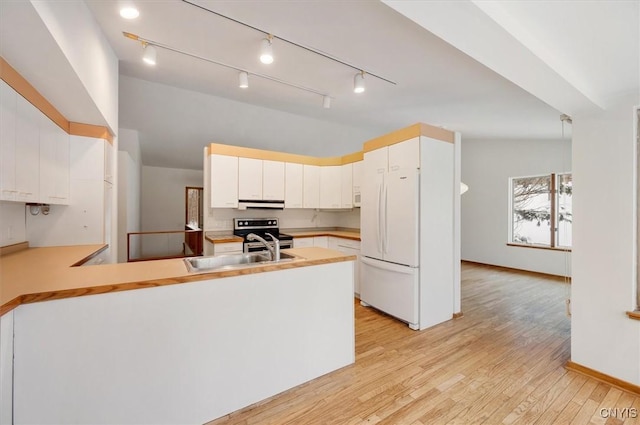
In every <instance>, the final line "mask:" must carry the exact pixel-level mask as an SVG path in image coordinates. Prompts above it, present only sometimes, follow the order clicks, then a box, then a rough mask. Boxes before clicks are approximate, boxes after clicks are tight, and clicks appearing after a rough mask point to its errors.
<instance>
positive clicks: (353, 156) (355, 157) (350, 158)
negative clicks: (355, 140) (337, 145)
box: [342, 151, 364, 164]
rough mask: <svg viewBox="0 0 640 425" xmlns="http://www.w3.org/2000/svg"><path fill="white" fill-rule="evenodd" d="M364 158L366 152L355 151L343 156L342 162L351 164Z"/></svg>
mask: <svg viewBox="0 0 640 425" xmlns="http://www.w3.org/2000/svg"><path fill="white" fill-rule="evenodd" d="M363 159H364V152H362V151H359V152H354V153H350V154H347V155H343V156H342V164H351V163H354V162H358V161H362V160H363Z"/></svg>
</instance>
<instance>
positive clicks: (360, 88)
mask: <svg viewBox="0 0 640 425" xmlns="http://www.w3.org/2000/svg"><path fill="white" fill-rule="evenodd" d="M364 89H365V87H364V71H360V72H358V73H357V74H356V75H355V76H354V77H353V92H354V93H363V92H364Z"/></svg>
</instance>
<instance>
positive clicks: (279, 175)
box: [262, 160, 285, 201]
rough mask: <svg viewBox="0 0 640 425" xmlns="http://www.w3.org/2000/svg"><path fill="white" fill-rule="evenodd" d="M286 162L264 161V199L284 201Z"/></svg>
mask: <svg viewBox="0 0 640 425" xmlns="http://www.w3.org/2000/svg"><path fill="white" fill-rule="evenodd" d="M284 175H285V170H284V162H281V161H268V160H264V161H262V199H264V200H268V201H282V200H284V199H285V196H284V195H285V193H284V190H285V189H284Z"/></svg>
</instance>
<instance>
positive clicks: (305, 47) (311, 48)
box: [182, 0, 397, 86]
mask: <svg viewBox="0 0 640 425" xmlns="http://www.w3.org/2000/svg"><path fill="white" fill-rule="evenodd" d="M182 2H183V3H186V4H188V5H191V6H194V7H197V8H198V9H201V10H204V11H206V12H209V13H212V14H214V15H216V16H219V17H221V18H225V19H228V20H229V21H232V22H235V23H237V24H240V25H244V26H245V27H247V28H251V29H252V30H255V31H258V32H261V33H263V34H265V35H267V36H269V37H272V38H277V39H278V40H282V41H284V42H285V43H289V44H291V45H293V46H296V47H299V48H301V49H304V50H307V51H309V52H311V53H315V54H316V55H319V56H322V57H325V58H327V59H330V60H332V61H334V62H337V63H340V64H342V65H345V66H348V67H349V68H352V69H355V70H356V71H358V72H360V73H364V74H367V75H370V76H372V77H375V78H377V79H379V80H382V81H384V82H387V83H389V84H393V85H394V86H395V85H397V83H396V82H395V81H393V80H390V79H389V78H385V77H382V76H380V75H378V74H375V73H373V72H371V71H369V70H367V69H365V68H362V67H359V66H356V65H354V64H352V63H349V62H346V61H344V60H342V59H340V58H337V57H335V56H333V55H331V54H329V53H325V52H323V51H322V50H318V49H314V48H313V47H309V46H305V45H303V44H299V43H296V42H295V41H292V40H289V39H287V38H283V37H280V36H278V35H275V34H273V33H271V32H269V31H265V30H263V29H261V28H258V27H255V26H253V25H251V24H247V23H246V22H243V21H240V20H238V19H234V18H232V17H230V16H227V15H223V14H222V13H219V12H216V11H215V10H211V9H209V8H206V7H204V6H202V5H199V4H197V3H194V2H192V1H189V0H182Z"/></svg>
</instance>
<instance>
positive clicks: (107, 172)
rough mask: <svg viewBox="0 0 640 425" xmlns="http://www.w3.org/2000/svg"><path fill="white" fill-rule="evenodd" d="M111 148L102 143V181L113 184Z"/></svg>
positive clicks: (106, 142) (109, 145)
mask: <svg viewBox="0 0 640 425" xmlns="http://www.w3.org/2000/svg"><path fill="white" fill-rule="evenodd" d="M113 173H114V171H113V146H111V143H109V142H108V141H107V140H105V141H104V181H106V182H109V183H113Z"/></svg>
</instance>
